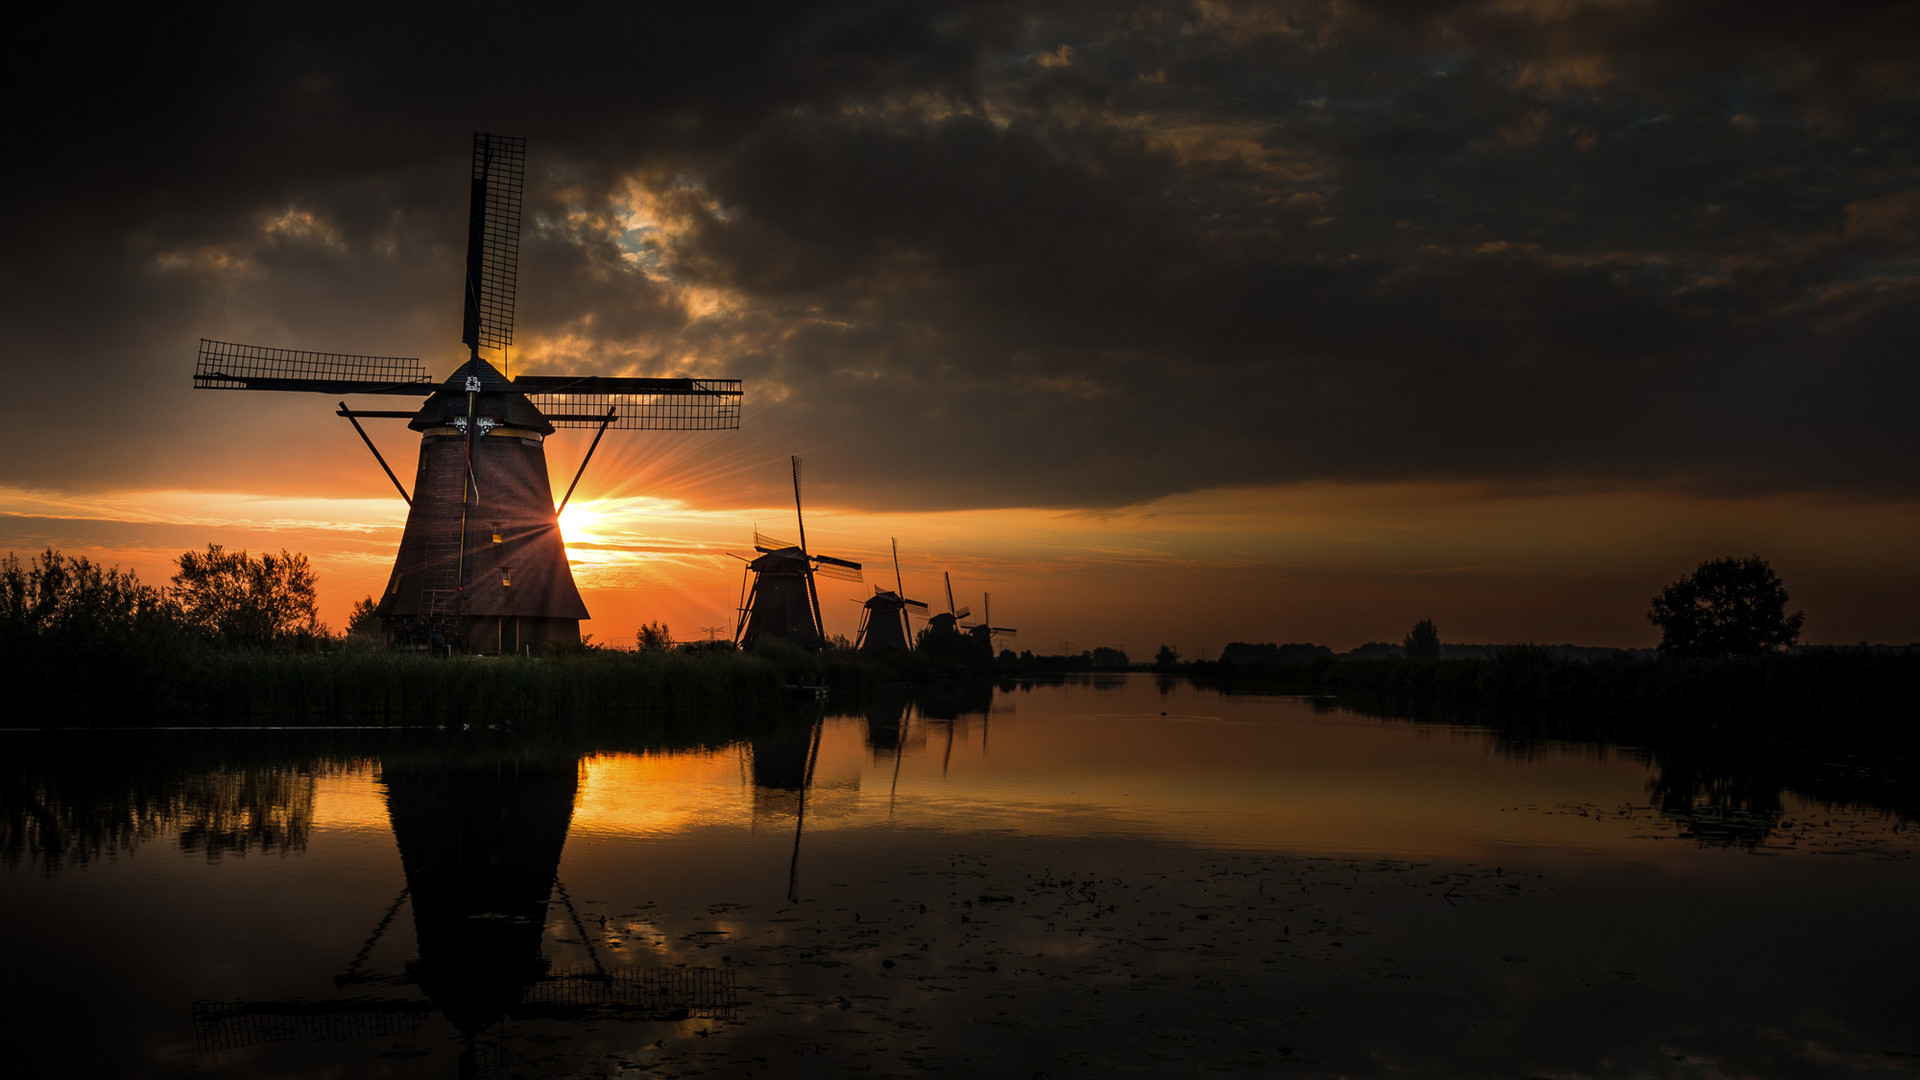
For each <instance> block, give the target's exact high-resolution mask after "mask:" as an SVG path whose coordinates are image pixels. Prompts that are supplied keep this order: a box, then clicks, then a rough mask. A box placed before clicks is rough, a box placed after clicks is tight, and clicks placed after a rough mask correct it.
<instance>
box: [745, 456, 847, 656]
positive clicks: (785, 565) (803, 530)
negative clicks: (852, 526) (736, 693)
mask: <svg viewBox="0 0 1920 1080" xmlns="http://www.w3.org/2000/svg"><path fill="white" fill-rule="evenodd" d="M793 515H794V519H795V521H796V522H797V523H798V524H799V526H800V542H799V543H798V544H789V543H787V542H786V541H784V540H775V539H773V538H772V537H770V536H763V535H761V534H760V531H759V530H758V529H756V530H754V533H753V550H755V551H758V552H760V557H759V558H757V559H754V560H753V561H752V562H750V563H748V564H747V571H748V572H749V573H750V574H752V585H751V587H750V588H749V589H748V591H747V594H746V597H745V599H744V600H742V602H741V604H740V622H739V624H738V626H737V627H736V628H735V630H734V642H735V643H736V644H738V645H739V646H740V647H741V648H743V649H744V648H747V647H749V646H751V645H752V644H753V643H754V642H756V641H759V640H760V639H761V638H782V639H785V640H787V641H791V642H794V643H796V644H799V645H804V646H807V647H808V648H813V647H815V646H818V645H822V644H824V643H825V642H826V640H827V635H826V631H825V629H824V628H823V627H822V626H821V623H820V594H819V592H818V591H816V590H815V589H814V587H813V577H814V575H815V574H819V575H820V576H822V577H830V578H838V579H841V580H843V581H859V580H860V564H859V563H857V562H850V561H848V560H846V559H836V558H834V557H833V556H831V555H812V554H809V553H808V552H807V519H806V517H805V516H804V515H803V513H802V512H801V509H800V459H799V458H798V457H795V458H794V459H793Z"/></svg>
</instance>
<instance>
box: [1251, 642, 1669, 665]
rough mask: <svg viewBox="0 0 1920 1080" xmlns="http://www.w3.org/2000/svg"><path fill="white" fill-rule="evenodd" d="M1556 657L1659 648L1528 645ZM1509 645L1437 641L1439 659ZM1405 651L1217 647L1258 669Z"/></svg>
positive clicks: (1383, 646) (1485, 655) (1371, 646)
mask: <svg viewBox="0 0 1920 1080" xmlns="http://www.w3.org/2000/svg"><path fill="white" fill-rule="evenodd" d="M1528 647H1529V648H1533V649H1538V650H1540V651H1541V652H1544V653H1546V654H1547V655H1548V656H1551V657H1553V658H1554V659H1556V660H1600V659H1611V658H1613V657H1615V656H1617V655H1619V654H1621V653H1625V654H1627V655H1629V656H1638V657H1653V656H1658V655H1659V654H1660V650H1658V649H1609V648H1602V647H1597V646H1592V645H1531V646H1528ZM1508 648H1511V646H1508V645H1448V644H1445V643H1442V644H1440V645H1439V650H1440V655H1439V659H1441V660H1490V659H1492V658H1493V656H1494V655H1495V654H1496V653H1499V652H1501V651H1502V650H1504V649H1508ZM1405 655H1406V647H1405V646H1402V645H1395V644H1392V643H1391V642H1386V641H1369V642H1367V643H1366V644H1365V645H1361V646H1358V647H1356V648H1353V649H1349V650H1347V651H1346V652H1343V653H1336V652H1334V651H1333V650H1332V649H1330V648H1328V647H1327V646H1325V645H1313V644H1309V643H1301V642H1289V643H1287V644H1285V645H1275V644H1273V643H1271V642H1264V643H1260V644H1250V643H1248V642H1244V641H1235V642H1232V643H1230V644H1229V645H1228V646H1227V647H1226V648H1224V649H1222V650H1220V660H1219V663H1220V664H1221V665H1223V666H1226V667H1231V668H1242V669H1257V668H1263V667H1292V666H1296V665H1299V664H1310V663H1312V662H1314V661H1316V660H1322V659H1327V660H1388V659H1394V658H1398V657H1404V656H1405Z"/></svg>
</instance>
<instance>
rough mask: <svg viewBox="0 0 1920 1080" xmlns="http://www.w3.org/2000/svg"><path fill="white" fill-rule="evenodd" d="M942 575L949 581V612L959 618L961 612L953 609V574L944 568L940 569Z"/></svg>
mask: <svg viewBox="0 0 1920 1080" xmlns="http://www.w3.org/2000/svg"><path fill="white" fill-rule="evenodd" d="M940 576H941V577H943V578H945V579H946V582H947V613H948V614H950V615H952V616H953V617H954V618H956V619H958V618H959V617H960V613H959V612H957V611H955V610H953V575H952V574H949V573H947V572H946V571H945V570H942V571H940Z"/></svg>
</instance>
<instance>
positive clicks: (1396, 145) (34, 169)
mask: <svg viewBox="0 0 1920 1080" xmlns="http://www.w3.org/2000/svg"><path fill="white" fill-rule="evenodd" d="M48 17H49V18H50V19H52V20H54V21H50V22H45V23H42V24H41V25H40V26H39V28H38V29H37V30H36V31H35V33H34V34H33V35H29V36H27V37H23V39H22V44H21V46H20V55H19V57H18V58H17V59H16V62H15V63H13V65H12V66H11V68H10V70H9V72H8V75H7V76H6V77H7V79H8V80H9V83H10V86H9V91H10V99H11V100H14V101H16V102H18V103H19V106H18V108H17V110H16V111H17V113H18V115H19V125H18V132H19V133H18V134H16V136H15V138H16V140H18V141H19V142H21V143H24V146H16V147H15V148H14V149H13V150H12V152H10V153H9V154H8V159H9V164H7V165H6V166H4V168H5V169H6V175H7V190H8V194H9V196H10V197H9V198H8V199H7V200H6V206H5V209H4V210H3V211H0V213H4V214H5V215H6V222H5V224H6V236H7V238H8V239H7V243H6V244H5V245H4V246H0V283H4V286H5V287H4V289H0V305H4V306H3V307H0V314H4V317H5V325H6V326H7V327H8V329H9V331H10V332H11V338H12V341H11V344H12V349H11V351H10V357H9V359H8V360H7V361H6V366H7V369H8V376H9V383H10V386H11V389H12V393H11V395H10V400H11V401H12V402H13V403H14V406H15V408H14V409H13V410H12V414H11V416H10V417H9V429H10V430H9V435H10V438H9V440H8V442H9V446H8V451H7V453H6V454H5V455H0V550H11V551H16V552H19V553H21V555H22V556H23V557H25V556H26V555H27V554H28V553H31V552H35V551H39V550H41V549H43V548H45V547H47V546H53V547H57V548H59V549H60V550H62V551H65V552H68V553H70V554H77V555H86V556H88V557H90V558H96V559H100V560H102V561H105V562H109V563H114V564H118V565H122V566H127V567H131V568H133V569H135V570H137V571H138V572H139V573H140V574H141V576H142V578H143V579H145V580H148V581H154V582H158V581H163V580H164V579H165V578H166V577H167V576H168V575H169V574H170V572H171V563H172V560H173V559H174V558H176V557H177V556H178V554H179V553H180V552H182V551H185V550H188V549H193V548H200V547H204V546H205V545H206V544H208V543H221V544H224V545H226V546H228V547H230V548H245V549H247V550H251V551H260V550H279V549H283V548H284V549H288V550H294V551H303V552H305V553H307V554H308V555H309V557H310V558H311V559H312V560H313V563H314V565H315V566H316V568H317V569H318V570H319V572H320V594H321V615H322V618H323V619H325V620H327V621H328V622H330V623H332V624H333V625H334V626H335V627H336V628H337V627H339V626H340V625H342V624H343V623H344V622H345V619H346V613H347V611H348V609H349V607H350V606H351V604H352V603H353V601H355V600H356V599H359V598H360V597H362V596H365V595H368V594H373V593H378V592H379V591H380V590H381V589H382V588H383V586H384V584H385V581H386V576H387V572H388V570H389V568H390V567H391V561H392V556H393V551H394V548H395V547H396V545H397V542H398V536H399V527H400V524H401V522H402V521H403V520H404V514H405V507H404V505H403V504H402V503H401V502H400V501H399V499H398V497H397V496H396V495H395V494H394V492H393V489H392V486H391V485H390V484H389V483H388V481H387V479H386V478H385V476H384V475H383V474H382V473H381V472H380V469H379V467H378V465H377V464H375V462H374V461H373V459H372V457H371V455H369V454H368V453H367V452H366V450H365V448H364V447H363V446H362V445H361V443H360V441H359V439H358V437H357V436H356V435H354V433H353V431H352V429H351V428H350V427H349V426H348V425H347V424H346V423H345V421H343V420H341V419H340V418H338V417H336V416H334V415H333V409H334V399H330V398H323V397H321V396H319V395H305V394H270V393H238V392H227V391H196V390H193V389H191V379H190V374H191V371H192V364H193V358H194V355H195V352H196V349H197V346H198V342H199V339H201V338H203V337H205V338H213V339H217V340H223V341H234V342H242V343H248V344H257V345H273V346H285V347H291V348H304V349H313V350H319V351H326V352H342V353H363V354H372V355H383V356H412V357H419V358H421V359H422V360H423V361H424V362H425V363H426V365H427V367H428V368H429V369H430V370H431V371H433V372H434V373H435V374H436V375H439V376H444V375H445V374H447V373H449V372H451V371H452V369H453V368H454V367H455V366H456V365H457V364H458V363H459V361H460V360H461V359H463V358H464V355H465V354H464V347H463V346H462V345H461V344H460V341H459V336H460V333H459V326H460V323H459V320H460V314H459V295H458V292H459V289H460V286H461V280H462V278H461V273H462V269H461V267H462V258H463V255H464V245H465V227H464V224H465V215H466V213H467V202H466V177H467V171H468V168H469V155H470V153H471V145H472V133H473V132H475V131H480V130H484V131H492V132H497V133H503V134H510V135H517V136H521V137H524V138H526V139H527V147H528V165H527V167H528V189H527V195H526V211H527V213H526V218H525V227H524V229H523V234H522V238H521V249H520V266H519V288H518V300H517V311H516V318H515V346H514V349H513V350H512V352H511V353H510V354H509V355H508V356H507V357H506V358H505V360H504V366H505V367H506V368H507V369H508V370H509V372H510V373H513V374H522V373H530V374H582V373H584V374H627V375H695V376H712V377H725V378H738V379H741V380H743V381H744V391H745V393H744V408H743V412H742V419H741V425H740V428H739V430H737V431H727V432H695V433H674V432H658V433H654V432H640V433H631V432H625V433H623V432H616V433H612V434H610V435H609V436H608V437H607V440H606V441H605V442H604V443H603V444H602V446H601V448H600V450H599V451H598V453H597V454H596V455H595V456H594V458H593V461H592V463H591V465H590V467H589V468H588V470H587V472H586V474H585V477H584V479H583V480H582V482H581V488H580V491H579V492H578V493H577V494H576V495H575V496H574V499H575V504H576V505H574V506H570V507H569V509H568V517H567V520H566V521H565V522H564V523H563V524H564V526H565V531H566V533H567V537H568V544H569V551H570V553H571V554H572V556H573V558H574V562H575V569H576V576H577V578H578V580H579V582H580V585H581V588H582V592H583V595H584V596H585V598H586V600H587V603H588V606H589V608H590V609H591V610H592V612H593V614H594V618H593V619H592V620H591V622H590V623H589V624H587V626H586V627H585V629H586V631H587V632H588V633H591V634H593V635H594V637H595V640H598V641H602V642H616V643H618V642H628V641H631V640H632V637H633V634H634V630H635V629H636V628H637V627H638V625H639V624H640V623H642V622H646V621H656V620H658V621H664V622H666V623H668V625H669V626H670V627H671V629H672V631H673V633H674V635H675V636H676V637H680V638H683V639H684V638H695V637H705V636H708V634H709V633H717V634H720V635H722V636H725V635H727V634H730V633H731V631H732V626H733V623H734V619H735V610H734V609H735V607H736V606H737V604H738V602H739V598H740V586H741V576H742V575H741V566H742V563H741V562H740V561H739V560H738V559H737V558H735V556H738V555H746V556H751V555H752V550H751V544H752V534H753V530H754V529H755V528H756V526H757V527H758V528H759V529H760V530H761V531H762V532H766V533H770V534H773V535H776V536H785V537H791V536H792V535H793V533H794V532H795V531H796V530H795V528H794V525H793V505H792V491H791V488H790V486H789V473H788V468H787V457H788V455H789V454H797V455H800V456H801V457H802V458H803V459H804V461H805V477H806V485H805V502H806V514H807V519H806V521H807V538H808V541H809V546H810V547H812V548H813V549H814V550H815V551H816V552H820V553H825V554H831V555H837V556H841V557H845V558H851V559H857V560H860V561H862V562H863V563H865V564H866V568H867V572H866V584H864V585H855V584H846V585H844V586H843V585H842V584H841V583H823V585H824V586H825V588H824V589H823V592H824V595H823V596H822V606H823V609H824V613H825V616H826V621H827V627H828V630H829V631H830V632H832V633H840V634H846V635H848V636H849V637H850V636H852V635H853V633H854V632H855V627H856V626H857V623H858V613H859V608H858V606H857V604H856V603H855V602H854V601H856V600H857V599H859V598H860V597H861V596H862V595H863V593H864V591H865V590H870V589H871V587H872V585H874V584H883V585H887V586H889V587H891V585H892V583H893V581H894V573H893V570H892V568H891V565H890V554H889V553H890V541H893V540H897V542H898V544H899V552H900V579H901V581H902V582H903V583H904V585H905V588H906V591H907V594H908V595H909V596H913V597H915V598H918V599H923V600H927V601H929V602H933V603H935V604H936V605H937V606H940V607H944V604H945V595H944V593H945V589H944V583H943V582H944V579H943V577H942V575H943V574H947V575H950V576H951V579H952V583H953V589H954V592H955V594H956V601H957V602H958V603H960V604H964V605H970V606H972V608H973V609H974V611H975V613H976V614H978V613H979V612H981V610H982V609H983V606H984V604H985V598H986V596H987V595H988V594H990V595H991V605H992V617H993V621H994V622H995V623H996V624H1000V625H1005V626H1010V627H1015V628H1017V629H1019V631H1020V634H1019V636H1018V637H1017V638H1015V639H1013V640H1012V641H1010V642H1007V644H1008V645H1009V646H1011V647H1016V648H1029V649H1032V650H1034V651H1036V652H1053V651H1058V650H1060V649H1062V648H1065V649H1068V650H1070V651H1078V650H1081V649H1087V648H1092V647H1094V646H1097V645H1108V646H1115V647H1120V648H1123V649H1126V650H1127V651H1129V652H1130V653H1132V654H1134V655H1135V656H1136V658H1139V657H1144V656H1148V655H1151V653H1152V652H1153V651H1154V650H1155V649H1156V648H1157V647H1158V646H1159V645H1162V644H1168V645H1172V646H1173V647H1175V648H1177V649H1178V650H1179V651H1181V652H1182V654H1183V655H1187V656H1203V655H1213V654H1217V653H1218V651H1219V649H1220V647H1221V646H1223V645H1224V644H1226V643H1227V642H1229V641H1236V640H1237V641H1312V642H1316V643H1321V644H1327V645H1331V646H1333V647H1335V648H1341V649H1344V648H1350V647H1353V646H1355V645H1358V644H1361V643H1363V642H1366V641H1376V640H1385V641H1395V642H1397V641H1398V640H1399V639H1400V637H1401V636H1402V635H1403V634H1404V633H1405V632H1406V630H1407V629H1408V628H1409V627H1411V626H1412V624H1413V623H1414V622H1415V621H1416V620H1419V619H1422V618H1430V619H1433V620H1434V621H1435V622H1436V623H1437V624H1438V626H1439V628H1440V631H1441V636H1442V638H1443V640H1446V641H1450V642H1518V641H1535V642H1541V643H1558V642H1575V643H1582V644H1594V645H1615V646H1648V645H1652V644H1655V643H1656V642H1657V640H1658V634H1657V631H1656V630H1655V629H1654V628H1653V627H1652V626H1651V625H1650V624H1649V623H1648V622H1647V620H1646V611H1647V607H1648V603H1649V600H1650V598H1651V597H1652V596H1653V594H1654V593H1656V592H1657V591H1658V590H1659V589H1660V588H1661V587H1662V586H1664V585H1665V584H1667V583H1669V582H1671V581H1673V580H1675V579H1677V578H1679V577H1682V576H1684V575H1685V574H1686V573H1688V572H1689V571H1691V570H1692V568H1693V567H1694V566H1695V565H1697V564H1698V563H1700V562H1701V561H1704V560H1707V559H1712V558H1718V557H1721V556H1726V555H1745V554H1749V553H1753V554H1759V555H1760V556H1762V557H1763V558H1765V559H1767V560H1768V561H1769V562H1770V563H1771V564H1772V566H1773V567H1774V569H1775V570H1776V571H1777V572H1778V573H1779V575H1780V577H1781V578H1782V580H1783V581H1784V582H1785V583H1786V585H1787V588H1788V590H1789V592H1790V593H1791V595H1792V600H1791V605H1790V606H1791V607H1793V608H1796V609H1803V610H1804V611H1805V613H1806V623H1805V629H1804V632H1803V637H1804V639H1805V640H1807V641H1810V642H1816V643H1855V642H1859V641H1876V642H1896V643H1906V642H1911V641H1916V640H1920V569H1916V568H1915V566H1914V560H1913V558H1912V552H1914V551H1915V550H1920V472H1917V471H1916V470H1915V468H1914V466H1913V462H1914V461H1916V460H1920V424H1917V423H1915V419H1916V413H1917V412H1920V374H1916V369H1915V364H1914V359H1915V356H1916V352H1920V304H1916V302H1915V301H1916V300H1917V299H1920V137H1917V136H1920V53H1917V52H1916V51H1915V50H1914V49H1913V48H1912V43H1913V42H1914V41H1916V40H1920V8H1916V7H1915V5H1912V4H1910V3H1891V2H1879V0H1861V2H1858V3H1853V4H1848V5H1842V6H1835V7H1829V8H1825V9H1822V10H1821V11H1820V12H1819V13H1818V15H1817V17H1816V16H1815V15H1814V14H1813V13H1812V12H1811V11H1810V10H1809V9H1808V7H1807V6H1806V5H1804V4H1800V3H1785V2H1778V0H1743V2H1739V3H1733V2H1715V0H1688V2H1682V0H1434V2H1419V0H1333V2H1317V0H1315V2H1309V0H1303V2H1298V3H1291V2H1286V0H1277V2H1268V3H1258V4H1239V3H1215V2H1201V3H1145V2H1128V0H1113V2H1100V3H1076V2H1060V3H1049V2H1045V0H1040V2H1032V3H1019V4H1011V3H1007V4H998V3H981V4H966V3H892V2H886V0H863V2H846V3H820V4H809V3H800V2H791V0H788V2H781V3H773V4H765V5H737V6H730V7H725V8H724V9H722V8H721V7H720V6H718V5H682V6H678V7H656V6H650V5H633V4H610V5H569V6H567V7H566V9H565V10H560V9H558V8H556V9H553V10H546V9H542V10H539V11H536V10H533V9H530V8H528V7H526V6H525V5H486V4H480V5H462V6H460V7H459V8H457V9H449V10H447V11H444V12H437V13H436V12H434V11H433V10H432V9H431V8H430V7H426V6H417V7H416V6H412V5H407V6H404V7H403V6H399V5H380V6H372V5H355V4H330V5H326V6H325V7H324V8H311V7H299V6H293V5H232V6H227V7H219V6H212V5H208V6H201V7H196V8H195V9H194V10H192V11H186V12H181V11H173V10H169V11H164V12H161V11H153V12H134V13H131V14H127V15H125V16H115V17H114V19H112V20H107V21H104V22H103V21H101V20H99V19H97V18H96V17H94V16H93V15H90V14H88V13H85V12H81V13H79V14H75V15H50V16H48ZM61 19H70V20H72V21H70V22H61V21H59V20H61ZM76 43H84V47H81V46H80V45H79V44H76ZM361 404H363V405H365V406H367V407H371V408H391V407H393V405H392V401H391V399H362V401H361ZM369 426H370V432H371V434H372V435H373V437H374V439H375V441H376V443H377V444H378V445H379V446H380V448H381V451H382V453H383V454H385V455H386V457H387V458H388V460H389V461H391V462H394V463H396V469H397V471H399V472H400V473H401V475H402V476H403V477H404V476H408V475H410V472H411V468H412V462H413V460H414V457H415V455H416V453H417V449H416V447H417V436H414V435H413V434H412V433H410V432H408V431H406V430H405V428H404V425H402V424H401V423H399V422H397V421H384V422H382V421H374V422H370V425H369ZM591 435H592V433H591V432H579V431H569V432H563V433H561V434H560V435H557V436H556V437H554V438H552V439H550V440H549V442H548V446H547V451H548V460H549V466H550V470H551V473H552V475H553V477H554V482H555V488H556V492H558V491H562V490H564V489H565V486H566V483H567V481H568V480H570V479H571V477H572V475H573V472H574V470H575V469H576V468H578V466H579V463H580V460H581V457H582V455H584V453H585V450H586V445H587V442H588V440H589V439H590V438H591ZM713 627H724V629H721V630H710V629H708V628H713Z"/></svg>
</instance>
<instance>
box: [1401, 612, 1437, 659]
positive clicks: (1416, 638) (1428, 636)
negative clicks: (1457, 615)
mask: <svg viewBox="0 0 1920 1080" xmlns="http://www.w3.org/2000/svg"><path fill="white" fill-rule="evenodd" d="M1400 644H1401V647H1402V648H1404V649H1405V650H1406V652H1407V659H1409V660H1438V659H1440V628H1439V627H1437V626H1435V625H1433V620H1432V619H1421V620H1420V621H1419V622H1417V623H1414V624H1413V629H1411V630H1409V631H1407V636H1406V638H1405V640H1403V641H1402V642H1401V643H1400Z"/></svg>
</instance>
